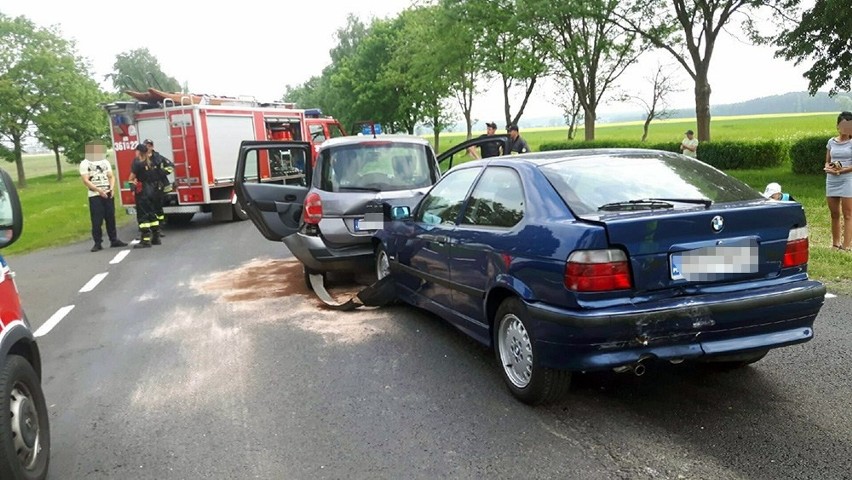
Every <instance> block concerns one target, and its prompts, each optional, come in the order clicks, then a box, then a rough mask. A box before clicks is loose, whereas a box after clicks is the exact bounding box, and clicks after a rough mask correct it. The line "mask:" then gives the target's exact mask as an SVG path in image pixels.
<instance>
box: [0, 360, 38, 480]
mask: <svg viewBox="0 0 852 480" xmlns="http://www.w3.org/2000/svg"><path fill="white" fill-rule="evenodd" d="M0 362H3V368H2V370H0V395H2V397H0V409H2V412H0V422H2V424H0V478H2V479H4V480H5V479H10V480H13V479H14V480H43V479H44V478H46V477H47V469H48V465H49V463H50V426H49V423H48V412H47V404H46V403H45V400H44V393H43V392H42V389H41V381H40V380H39V378H38V375H37V374H36V372H35V369H33V366H32V365H30V362H28V361H27V360H26V359H25V358H24V357H21V356H20V355H8V356H7V357H6V358H5V359H2V360H0ZM16 378H17V379H18V381H21V382H22V383H25V384H27V386H28V387H29V390H30V393H31V395H32V396H33V399H32V400H33V401H34V402H35V404H36V409H37V410H38V415H39V420H40V423H41V422H43V424H42V425H40V430H41V431H40V435H41V436H42V438H41V440H42V444H41V445H42V452H41V455H42V457H41V458H42V459H43V460H42V464H41V465H39V467H38V468H37V470H36V471H35V472H22V471H20V469H19V468H17V467H19V465H18V458H17V455H16V454H15V451H14V450H13V448H14V447H13V445H14V444H13V443H12V439H11V435H12V431H11V426H10V422H11V421H10V419H9V394H10V392H11V389H12V385H13V384H14V383H15V379H16ZM29 473H32V474H29Z"/></svg>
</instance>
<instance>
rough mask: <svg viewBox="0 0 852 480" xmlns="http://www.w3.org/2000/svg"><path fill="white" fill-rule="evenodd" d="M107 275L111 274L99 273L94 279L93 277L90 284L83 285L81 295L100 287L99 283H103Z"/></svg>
mask: <svg viewBox="0 0 852 480" xmlns="http://www.w3.org/2000/svg"><path fill="white" fill-rule="evenodd" d="M107 275H109V272H104V273H99V274H97V275H95V276H94V277H92V279H91V280H89V283H87V284H85V285H83V288H81V289H80V293H86V292H91V291H92V290H94V289H95V287H97V286H98V284H99V283H101V280H103V279H104V278H106V276H107Z"/></svg>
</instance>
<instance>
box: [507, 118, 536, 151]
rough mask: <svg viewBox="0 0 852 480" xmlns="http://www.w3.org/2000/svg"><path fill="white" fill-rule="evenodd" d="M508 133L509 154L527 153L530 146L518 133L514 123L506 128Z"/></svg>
mask: <svg viewBox="0 0 852 480" xmlns="http://www.w3.org/2000/svg"><path fill="white" fill-rule="evenodd" d="M506 131H508V132H509V154H510V155H516V154H518V153H529V151H530V146H529V145H527V141H526V140H524V139H523V138H522V137H521V135H520V134H519V133H518V126H517V125H515V124H514V123H513V124H511V125H509V126H508V127H506Z"/></svg>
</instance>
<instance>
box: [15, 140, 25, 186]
mask: <svg viewBox="0 0 852 480" xmlns="http://www.w3.org/2000/svg"><path fill="white" fill-rule="evenodd" d="M12 143H13V145H14V152H15V166H16V167H18V188H26V186H27V176H26V174H24V155H23V154H24V149H23V147H22V146H21V136H20V135H14V136H12Z"/></svg>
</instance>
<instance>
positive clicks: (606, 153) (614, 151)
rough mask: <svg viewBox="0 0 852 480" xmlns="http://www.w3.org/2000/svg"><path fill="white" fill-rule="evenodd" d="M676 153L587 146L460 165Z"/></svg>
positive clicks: (557, 161) (641, 156)
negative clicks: (587, 147) (586, 147)
mask: <svg viewBox="0 0 852 480" xmlns="http://www.w3.org/2000/svg"><path fill="white" fill-rule="evenodd" d="M671 156H677V154H676V153H673V152H667V151H664V150H650V149H644V148H589V149H573V150H554V151H548V152H534V153H524V154H521V155H503V156H502V157H491V158H488V159H485V160H474V161H472V162H465V163H463V164H461V165H459V167H462V166H477V165H479V166H482V165H511V164H513V163H514V164H517V163H519V162H523V163H525V164H529V165H532V166H545V165H550V164H553V163H560V162H565V161H572V160H580V159H588V158H594V157H624V158H643V157H644V158H647V157H656V158H660V157H671Z"/></svg>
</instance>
